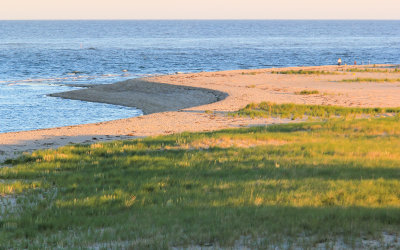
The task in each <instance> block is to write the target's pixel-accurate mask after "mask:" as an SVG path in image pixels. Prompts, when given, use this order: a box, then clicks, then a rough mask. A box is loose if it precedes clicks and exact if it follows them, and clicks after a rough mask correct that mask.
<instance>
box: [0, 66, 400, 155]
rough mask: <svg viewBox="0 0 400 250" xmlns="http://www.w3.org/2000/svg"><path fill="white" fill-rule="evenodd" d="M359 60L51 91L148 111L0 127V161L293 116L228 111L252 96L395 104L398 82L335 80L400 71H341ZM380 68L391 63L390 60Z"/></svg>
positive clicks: (309, 101) (393, 75) (253, 98)
mask: <svg viewBox="0 0 400 250" xmlns="http://www.w3.org/2000/svg"><path fill="white" fill-rule="evenodd" d="M364 67H366V66H351V67H349V66H347V67H345V66H342V67H338V66H318V67H297V68H281V69H257V70H236V71H222V72H202V73H195V74H178V75H165V76H158V77H152V78H146V79H140V80H138V79H135V80H129V81H125V82H120V83H115V84H111V85H105V86H95V87H93V88H88V89H83V90H78V91H72V92H67V93H61V94H54V96H60V97H63V98H71V99H81V100H88V101H97V102H105V103H113V104H119V105H126V106H135V107H139V108H141V109H142V110H144V111H145V113H147V114H149V115H144V116H140V117H134V118H129V119H122V120H115V121H110V122H101V123H95V124H85V125H77V126H67V127H59V128H51V129H42V130H35V131H23V132H16V133H3V134H0V162H1V161H2V160H4V159H6V158H10V157H11V158H13V157H15V156H17V155H18V154H19V153H20V152H24V151H28V152H30V151H33V150H36V149H46V148H56V147H59V146H63V145H66V144H69V143H93V142H98V141H108V140H118V139H128V138H137V137H143V136H152V135H165V134H172V133H179V132H184V131H194V132H199V131H213V130H219V129H224V128H232V127H248V126H259V125H268V124H273V123H287V122H293V121H291V120H289V119H278V118H276V119H273V118H257V119H251V118H244V117H236V118H235V117H230V116H227V112H230V111H236V110H238V109H240V108H243V107H244V106H245V105H247V104H249V103H252V102H255V103H257V102H262V101H270V102H275V103H289V102H290V103H298V104H319V105H339V106H350V107H397V106H399V100H400V82H399V83H371V82H370V83H365V82H364V83H357V82H354V83H344V82H340V80H343V79H351V78H356V77H370V78H399V77H400V72H399V73H393V72H375V73H371V72H354V73H353V72H347V69H349V68H364ZM368 67H371V66H368ZM378 67H381V68H389V67H390V65H378ZM292 69H293V70H300V69H303V70H317V71H321V70H324V71H333V72H338V73H339V74H335V75H295V74H272V73H271V71H279V70H292ZM302 90H318V91H319V93H321V94H316V95H298V94H296V93H295V92H299V91H302ZM224 93H226V95H225V94H224ZM162 111H165V112H162ZM157 112H160V113H157Z"/></svg>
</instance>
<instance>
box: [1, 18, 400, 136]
mask: <svg viewBox="0 0 400 250" xmlns="http://www.w3.org/2000/svg"><path fill="white" fill-rule="evenodd" d="M338 57H341V58H342V60H343V61H344V63H349V64H352V63H353V62H354V60H357V62H359V63H365V64H366V63H368V62H370V63H390V64H399V63H400V21H0V133H1V132H9V131H19V130H30V129H39V128H48V127H56V126H63V125H73V124H80V123H89V122H99V121H106V120H113V119H119V118H126V117H131V116H135V115H140V114H141V112H140V110H135V109H132V108H125V107H120V106H114V105H107V104H97V103H87V102H81V101H72V100H63V99H59V98H52V97H47V96H46V94H48V93H54V92H60V91H66V90H71V89H74V87H70V86H68V85H69V84H106V83H112V82H115V81H120V80H125V79H128V78H133V77H142V76H146V75H153V74H170V73H174V72H177V71H180V72H198V71H215V70H229V69H247V68H266V67H283V66H302V65H304V66H308V65H325V64H334V63H335V62H336V60H337V58H338Z"/></svg>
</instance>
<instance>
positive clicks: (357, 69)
mask: <svg viewBox="0 0 400 250" xmlns="http://www.w3.org/2000/svg"><path fill="white" fill-rule="evenodd" d="M346 71H348V72H371V73H399V72H400V69H399V68H395V69H394V70H389V69H370V68H364V69H359V68H354V69H347V70H346Z"/></svg>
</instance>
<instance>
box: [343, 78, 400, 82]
mask: <svg viewBox="0 0 400 250" xmlns="http://www.w3.org/2000/svg"><path fill="white" fill-rule="evenodd" d="M341 82H400V78H396V79H393V78H381V79H379V78H359V77H357V78H354V79H344V80H341Z"/></svg>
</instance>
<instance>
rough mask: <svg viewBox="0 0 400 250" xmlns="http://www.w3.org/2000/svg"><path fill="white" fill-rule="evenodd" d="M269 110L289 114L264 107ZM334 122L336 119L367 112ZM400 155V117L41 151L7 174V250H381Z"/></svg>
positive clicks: (396, 223) (399, 180) (396, 207)
mask: <svg viewBox="0 0 400 250" xmlns="http://www.w3.org/2000/svg"><path fill="white" fill-rule="evenodd" d="M264 106H265V107H273V110H278V108H279V107H280V108H281V109H282V108H283V107H288V106H273V105H267V104H263V105H258V106H257V107H264ZM250 107H252V108H255V107H256V106H255V105H251V106H249V107H248V108H250ZM303 108H304V109H305V110H311V111H310V112H316V111H313V109H315V107H314V108H311V107H307V106H305V107H303ZM286 109H287V108H286ZM288 110H290V109H288ZM323 110H324V111H323V113H322V114H323V115H324V116H325V115H326V114H331V113H335V112H339V111H340V112H342V113H345V114H347V113H349V112H350V113H351V112H355V111H354V110H353V109H346V108H343V110H342V109H339V108H335V107H329V108H326V109H323ZM396 110H397V109H396ZM334 111H335V112H334ZM366 111H368V112H371V113H375V112H378V111H377V110H374V109H367V110H366ZM385 111H387V110H385ZM287 112H289V111H287ZM290 112H291V111H290ZM321 112H322V111H321ZM274 113H279V112H277V111H274ZM311 114H314V113H311ZM318 114H319V113H318ZM335 114H336V113H335ZM398 145H400V120H399V117H398V116H395V117H389V118H373V119H351V120H338V119H334V120H328V121H325V122H308V123H295V124H286V125H272V126H267V127H253V128H246V129H231V130H222V131H217V132H207V133H182V134H176V135H170V136H159V137H149V138H145V139H136V140H128V141H114V142H108V143H96V144H92V145H70V146H65V147H62V148H59V149H52V150H41V151H36V152H34V153H33V154H31V155H28V154H26V155H24V156H22V157H21V158H18V159H16V160H9V161H8V162H7V163H8V164H11V165H10V166H6V167H3V168H0V204H1V205H0V208H1V209H2V210H0V211H3V213H2V214H1V216H0V246H2V247H4V248H15V249H19V248H133V249H167V248H171V247H178V248H179V247H181V248H185V247H191V246H193V247H200V248H201V247H231V246H236V247H244V246H248V247H250V248H266V247H274V246H276V247H281V248H285V247H286V248H290V247H296V246H297V247H300V248H312V247H317V246H319V245H320V244H323V246H325V247H328V248H329V246H331V245H329V244H331V243H332V242H335V241H336V240H340V241H341V240H343V242H345V244H347V246H349V247H357V246H358V245H357V244H359V242H360V240H361V239H375V240H378V242H380V239H381V238H382V233H383V232H384V233H387V234H391V235H398V234H399V233H400V231H399V228H400V148H399V147H398ZM5 200H8V201H10V200H11V201H13V202H9V204H8V205H7V203H6V202H5Z"/></svg>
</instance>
